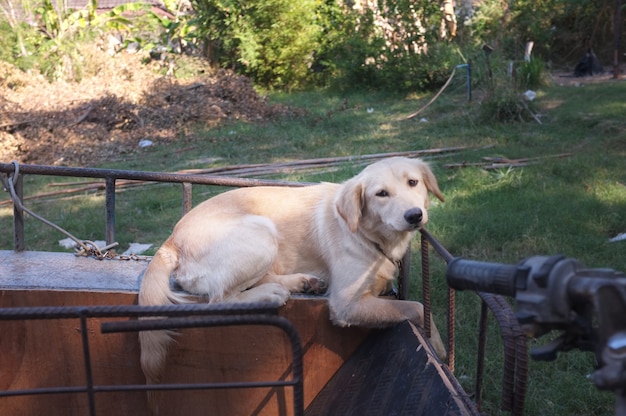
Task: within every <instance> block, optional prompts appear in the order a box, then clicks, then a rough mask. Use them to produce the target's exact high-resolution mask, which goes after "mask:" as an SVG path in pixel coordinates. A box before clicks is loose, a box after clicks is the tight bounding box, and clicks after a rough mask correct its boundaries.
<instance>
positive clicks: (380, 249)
mask: <svg viewBox="0 0 626 416" xmlns="http://www.w3.org/2000/svg"><path fill="white" fill-rule="evenodd" d="M370 241H371V240H370ZM371 242H372V244H374V247H376V250H378V251H379V252H380V253H381V254H382V255H383V256H385V257H386V258H387V260H389V261H390V262H392V263H393V264H395V265H396V267H400V262H401V260H395V259H394V258H392V257H390V256H388V255H387V253H385V250H383V248H382V247H381V246H380V244H378V243H376V242H374V241H371Z"/></svg>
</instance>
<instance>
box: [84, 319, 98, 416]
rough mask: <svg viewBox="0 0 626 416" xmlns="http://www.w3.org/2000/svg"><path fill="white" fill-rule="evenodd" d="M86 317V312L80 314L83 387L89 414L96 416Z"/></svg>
mask: <svg viewBox="0 0 626 416" xmlns="http://www.w3.org/2000/svg"><path fill="white" fill-rule="evenodd" d="M87 318H88V315H87V313H86V310H82V311H81V313H80V337H81V340H82V342H83V360H84V366H85V378H86V380H85V387H86V390H87V400H88V402H89V414H90V415H92V416H95V414H96V397H95V394H94V393H95V392H94V389H93V372H92V369H91V352H90V351H89V328H87Z"/></svg>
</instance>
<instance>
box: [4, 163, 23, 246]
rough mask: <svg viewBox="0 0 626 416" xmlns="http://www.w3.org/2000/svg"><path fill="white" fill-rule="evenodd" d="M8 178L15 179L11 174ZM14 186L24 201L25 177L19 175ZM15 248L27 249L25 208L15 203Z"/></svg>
mask: <svg viewBox="0 0 626 416" xmlns="http://www.w3.org/2000/svg"><path fill="white" fill-rule="evenodd" d="M7 180H9V181H10V180H13V179H12V178H11V177H10V176H9V177H7ZM14 183H15V184H14V185H13V188H14V189H15V194H16V196H17V197H18V198H19V200H20V201H22V203H23V201H24V177H23V176H22V175H19V174H18V175H17V177H16V178H15V181H14ZM13 249H14V250H15V251H24V250H25V249H26V239H25V236H24V210H23V209H22V207H21V206H18V205H17V204H13Z"/></svg>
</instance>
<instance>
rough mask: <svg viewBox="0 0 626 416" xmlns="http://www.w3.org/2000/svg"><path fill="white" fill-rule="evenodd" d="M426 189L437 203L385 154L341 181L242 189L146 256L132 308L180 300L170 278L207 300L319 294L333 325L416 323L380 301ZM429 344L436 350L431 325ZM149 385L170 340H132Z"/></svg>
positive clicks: (416, 174)
mask: <svg viewBox="0 0 626 416" xmlns="http://www.w3.org/2000/svg"><path fill="white" fill-rule="evenodd" d="M429 191H430V192H432V193H433V194H434V195H435V196H437V198H439V199H440V200H441V201H443V200H444V198H443V196H442V195H441V191H440V190H439V186H438V185H437V180H436V179H435V176H434V175H433V173H432V171H431V170H430V168H429V166H428V165H427V164H426V163H425V162H423V161H421V160H419V159H408V158H401V157H396V158H390V159H385V160H382V161H379V162H376V163H374V164H372V165H370V166H368V167H366V168H365V169H364V170H363V171H362V172H361V173H360V174H358V175H357V176H355V177H353V178H352V179H350V180H348V181H346V182H344V183H343V184H332V183H322V184H319V185H313V186H307V187H302V188H284V187H256V188H241V189H237V190H233V191H228V192H225V193H222V194H220V195H218V196H216V197H214V198H211V199H209V200H207V201H205V202H203V203H202V204H200V205H198V206H197V207H196V208H194V209H193V210H191V211H190V212H189V213H188V214H187V215H185V216H184V217H183V218H182V219H181V220H180V221H179V222H178V224H176V226H175V227H174V231H173V233H172V235H171V236H170V237H169V238H168V239H167V241H166V242H165V243H164V244H163V246H162V247H161V248H159V250H158V251H157V253H156V255H155V256H154V258H153V259H152V261H151V263H150V264H149V266H148V268H147V269H146V272H145V274H144V277H143V281H142V284H141V290H140V292H139V304H140V305H167V304H175V303H183V302H189V300H188V298H187V296H186V295H185V294H182V293H179V292H174V291H172V289H171V288H170V276H174V277H175V279H176V281H177V282H178V284H179V285H180V286H181V287H182V288H183V289H184V290H185V291H187V292H188V293H190V294H194V295H200V296H203V297H205V298H207V299H208V301H209V302H264V301H267V302H277V303H280V304H284V303H285V302H286V301H287V299H288V298H289V295H290V293H296V292H302V291H314V292H322V291H324V290H325V289H326V286H327V289H328V302H329V308H330V312H331V319H332V321H333V322H334V323H335V324H337V325H340V326H348V325H357V326H365V327H387V326H391V325H394V324H397V323H399V322H402V321H404V320H407V319H408V320H410V321H411V322H413V323H415V324H417V325H423V321H424V312H423V305H422V304H420V303H418V302H412V301H404V300H393V299H385V298H381V297H379V295H380V294H381V293H383V292H385V291H386V290H388V288H389V287H390V285H391V281H392V280H393V279H394V277H395V275H396V272H397V266H398V262H399V261H400V259H401V258H402V256H403V255H404V253H405V252H406V251H407V249H408V246H409V243H410V241H411V239H412V237H413V236H414V234H415V233H416V231H417V229H418V228H419V227H421V226H422V225H424V224H425V223H426V221H427V220H428V211H427V209H428V205H429ZM432 334H433V335H432V337H431V342H432V344H433V346H434V348H435V350H436V352H437V354H438V355H440V356H441V357H443V356H445V350H444V347H443V344H442V342H441V338H440V337H439V333H438V332H437V330H436V328H435V327H434V325H433V331H432ZM139 340H140V344H141V365H142V368H143V371H144V374H145V375H146V380H147V382H148V383H156V382H159V381H160V378H161V374H162V371H163V368H164V365H165V360H166V355H167V348H168V345H169V343H170V342H171V337H170V335H169V334H168V332H166V331H145V332H141V333H140V334H139Z"/></svg>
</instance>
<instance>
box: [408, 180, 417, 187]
mask: <svg viewBox="0 0 626 416" xmlns="http://www.w3.org/2000/svg"><path fill="white" fill-rule="evenodd" d="M418 182H419V181H418V180H417V179H409V181H408V182H407V183H408V184H409V186H410V187H411V188H413V187H416V186H417V184H418Z"/></svg>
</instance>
